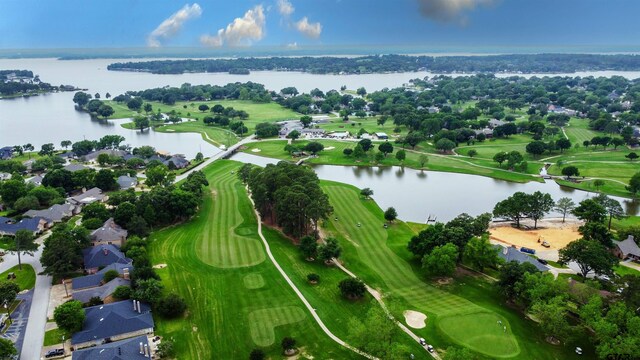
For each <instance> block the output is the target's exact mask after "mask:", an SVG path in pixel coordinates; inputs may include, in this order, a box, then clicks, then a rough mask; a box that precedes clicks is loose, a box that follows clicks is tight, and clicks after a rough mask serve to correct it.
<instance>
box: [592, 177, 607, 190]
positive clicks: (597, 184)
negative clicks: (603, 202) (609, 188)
mask: <svg viewBox="0 0 640 360" xmlns="http://www.w3.org/2000/svg"><path fill="white" fill-rule="evenodd" d="M604 184H605V182H604V180H602V179H595V180H593V186H594V187H595V188H596V191H598V189H600V188H601V187H603V186H604Z"/></svg>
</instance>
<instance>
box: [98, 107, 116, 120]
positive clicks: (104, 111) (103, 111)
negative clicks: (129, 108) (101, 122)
mask: <svg viewBox="0 0 640 360" xmlns="http://www.w3.org/2000/svg"><path fill="white" fill-rule="evenodd" d="M96 112H97V113H98V115H100V116H102V117H103V118H105V119H106V118H108V117H109V116H111V115H113V114H114V113H115V110H113V108H112V107H111V106H110V105H106V104H102V105H100V107H99V108H98V110H97V111H96Z"/></svg>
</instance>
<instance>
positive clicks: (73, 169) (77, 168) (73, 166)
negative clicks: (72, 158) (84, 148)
mask: <svg viewBox="0 0 640 360" xmlns="http://www.w3.org/2000/svg"><path fill="white" fill-rule="evenodd" d="M63 169H65V170H67V171H71V172H76V171H80V170H84V169H89V168H88V167H86V166H84V165H82V164H69V165H67V166H65V167H63Z"/></svg>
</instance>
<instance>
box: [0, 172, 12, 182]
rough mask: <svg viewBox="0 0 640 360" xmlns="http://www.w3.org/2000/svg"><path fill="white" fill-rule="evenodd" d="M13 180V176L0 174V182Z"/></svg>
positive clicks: (4, 173)
mask: <svg viewBox="0 0 640 360" xmlns="http://www.w3.org/2000/svg"><path fill="white" fill-rule="evenodd" d="M4 180H11V174H9V173H6V172H0V181H4Z"/></svg>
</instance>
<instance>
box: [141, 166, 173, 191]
mask: <svg viewBox="0 0 640 360" xmlns="http://www.w3.org/2000/svg"><path fill="white" fill-rule="evenodd" d="M146 175H147V180H146V184H147V186H156V185H162V186H169V185H171V184H172V183H173V180H174V179H175V176H176V174H175V173H173V172H170V171H169V168H168V167H167V166H166V165H164V164H162V165H158V166H154V167H152V168H151V169H147V171H146Z"/></svg>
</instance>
